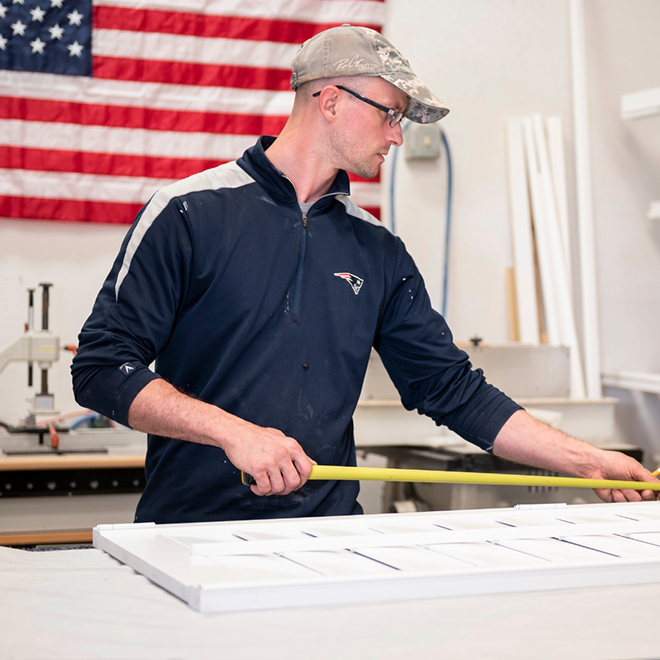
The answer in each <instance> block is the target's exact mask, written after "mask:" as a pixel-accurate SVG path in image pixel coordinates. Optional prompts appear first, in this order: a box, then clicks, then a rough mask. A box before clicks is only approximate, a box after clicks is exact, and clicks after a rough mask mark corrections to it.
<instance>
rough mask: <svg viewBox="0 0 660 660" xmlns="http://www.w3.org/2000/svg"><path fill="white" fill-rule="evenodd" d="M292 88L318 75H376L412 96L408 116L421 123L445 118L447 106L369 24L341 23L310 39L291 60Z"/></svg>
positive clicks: (315, 78)
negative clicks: (368, 26)
mask: <svg viewBox="0 0 660 660" xmlns="http://www.w3.org/2000/svg"><path fill="white" fill-rule="evenodd" d="M291 70H292V74H291V89H293V90H294V91H295V90H296V89H297V88H298V87H300V85H302V84H303V83H306V82H309V81H311V80H318V79H319V78H335V77H337V76H377V77H379V78H382V79H383V80H387V82H389V83H391V84H392V85H394V86H395V87H396V88H398V89H400V90H401V91H402V92H403V93H404V94H407V95H408V97H409V98H410V104H409V108H408V112H407V113H406V117H407V118H408V119H410V120H412V121H415V122H417V123H418V124H430V123H431V122H434V121H438V120H439V119H442V118H443V117H444V116H445V115H446V114H447V113H448V112H449V108H447V107H446V106H445V105H444V104H443V103H442V102H441V101H439V100H438V98H437V97H436V96H435V94H433V93H432V92H431V90H430V89H429V88H428V87H426V85H424V83H422V81H421V80H420V79H419V78H418V77H417V76H416V75H415V74H414V72H413V70H412V68H411V67H410V63H409V62H408V60H407V59H406V58H405V57H403V55H401V53H400V52H399V51H398V50H397V49H396V48H395V47H394V46H393V45H392V44H391V43H390V42H389V41H388V40H387V39H385V37H384V36H383V35H382V34H380V33H379V32H376V31H375V30H371V29H369V28H366V27H358V26H353V25H349V24H346V25H342V26H341V27H336V28H330V29H329V30H325V31H323V32H320V33H319V34H317V35H315V36H313V37H312V38H311V39H308V40H307V41H306V42H305V43H304V44H303V45H302V46H301V47H300V48H299V49H298V52H297V53H296V55H295V57H294V58H293V61H292V62H291Z"/></svg>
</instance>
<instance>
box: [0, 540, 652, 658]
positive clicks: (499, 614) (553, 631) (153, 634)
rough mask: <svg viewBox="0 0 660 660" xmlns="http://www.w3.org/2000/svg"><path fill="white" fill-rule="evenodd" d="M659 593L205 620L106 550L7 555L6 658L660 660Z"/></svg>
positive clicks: (1, 593) (0, 589)
mask: <svg viewBox="0 0 660 660" xmlns="http://www.w3.org/2000/svg"><path fill="white" fill-rule="evenodd" d="M659 598H660V594H659V593H658V586H657V585H637V586H625V587H601V588H593V589H576V590H566V591H549V592H535V593H525V594H504V595H488V596H470V597H459V598H444V599H436V600H418V601H407V602H398V603H387V604H381V605H368V606H351V607H346V606H344V607H312V608H306V609H298V610H277V611H264V612H244V613H234V614H199V613H198V612H195V611H194V610H192V609H191V608H190V607H188V606H187V605H186V604H185V603H183V602H182V601H179V600H177V599H176V598H174V597H173V596H171V595H170V594H169V593H167V592H166V591H164V590H162V589H160V588H159V587H157V586H155V585H154V584H152V583H150V582H149V581H148V580H147V579H146V578H144V577H142V576H140V575H138V574H136V573H135V572H134V571H133V570H132V569H130V568H128V567H127V566H124V565H122V564H120V563H119V562H118V561H116V560H114V559H113V558H112V557H110V556H109V555H107V554H105V553H103V552H102V551H101V550H94V549H80V550H61V551H52V552H27V551H22V550H15V549H9V548H0V658H2V660H5V659H9V658H21V659H22V658H26V659H29V660H40V659H46V658H48V659H49V660H58V659H60V658H61V659H66V660H78V659H85V660H90V659H96V658H103V659H105V658H107V659H112V660H124V659H126V660H129V659H130V660H136V659H141V658H154V659H158V660H163V659H166V658H194V659H196V660H205V659H206V658H209V659H211V658H212V659H213V660H216V659H217V658H236V659H241V660H243V659H250V658H268V659H269V660H279V659H282V660H284V659H286V660H291V659H292V658H294V659H295V658H305V659H306V660H308V659H316V658H319V659H322V658H332V659H333V660H335V659H336V658H341V659H342V660H351V659H353V658H355V659H357V658H360V659H363V658H369V657H372V658H379V659H387V660H390V659H394V658H451V659H452V660H455V659H459V660H460V659H461V658H466V659H467V658H469V659H470V660H474V658H488V659H497V658H506V659H507V660H515V659H517V658H520V659H525V660H529V658H534V659H535V660H539V659H543V658H548V659H550V658H551V659H552V660H555V659H556V658H563V659H564V660H570V659H571V658H580V659H581V660H589V659H591V658H594V659H596V658H598V659H599V660H602V659H603V658H607V659H608V660H617V659H621V658H625V659H627V660H631V659H633V658H634V659H641V658H657V657H658V634H657V629H658V628H657V619H658V616H657V613H658V599H659Z"/></svg>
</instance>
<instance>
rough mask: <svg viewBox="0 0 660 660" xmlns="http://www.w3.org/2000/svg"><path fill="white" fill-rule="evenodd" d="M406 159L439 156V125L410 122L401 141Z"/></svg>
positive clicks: (427, 158) (431, 158)
mask: <svg viewBox="0 0 660 660" xmlns="http://www.w3.org/2000/svg"><path fill="white" fill-rule="evenodd" d="M403 145H404V147H405V154H406V160H419V159H425V160H433V159H434V158H439V157H440V127H439V126H437V125H436V124H416V123H412V124H411V125H410V126H409V127H408V130H407V131H406V137H405V140H404V142H403Z"/></svg>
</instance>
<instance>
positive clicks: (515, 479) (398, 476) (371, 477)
mask: <svg viewBox="0 0 660 660" xmlns="http://www.w3.org/2000/svg"><path fill="white" fill-rule="evenodd" d="M309 479H311V480H314V481H319V480H321V481H322V480H332V481H404V482H418V483H429V484H430V483H439V484H495V485H499V486H550V487H555V488H560V487H564V488H607V489H610V488H615V489H619V490H654V491H660V481H651V482H648V481H620V480H615V479H581V478H578V477H543V476H537V475H529V474H494V473H490V472H446V471H442V470H405V469H399V468H374V467H351V466H341V465H315V466H314V467H313V468H312V472H311V474H310V475H309ZM241 481H242V482H243V484H245V485H246V486H254V485H256V483H257V482H256V480H255V479H254V477H252V476H251V475H249V474H247V473H245V472H241Z"/></svg>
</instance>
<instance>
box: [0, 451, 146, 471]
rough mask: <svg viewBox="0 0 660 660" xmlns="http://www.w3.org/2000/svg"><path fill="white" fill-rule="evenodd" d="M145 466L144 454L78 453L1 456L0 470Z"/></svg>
mask: <svg viewBox="0 0 660 660" xmlns="http://www.w3.org/2000/svg"><path fill="white" fill-rule="evenodd" d="M136 467H137V468H139V467H144V455H142V454H136V455H117V456H112V455H107V454H89V455H84V454H77V455H75V456H66V455H54V456H12V457H9V458H0V472H9V471H15V470H76V469H79V470H84V469H90V468H93V469H99V468H101V469H103V468H106V469H109V468H136Z"/></svg>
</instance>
